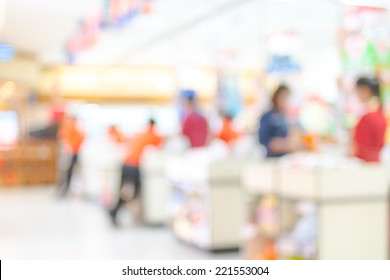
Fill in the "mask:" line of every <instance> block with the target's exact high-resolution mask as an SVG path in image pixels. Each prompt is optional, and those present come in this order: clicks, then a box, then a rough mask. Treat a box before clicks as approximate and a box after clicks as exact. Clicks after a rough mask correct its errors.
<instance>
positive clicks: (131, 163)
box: [109, 119, 163, 225]
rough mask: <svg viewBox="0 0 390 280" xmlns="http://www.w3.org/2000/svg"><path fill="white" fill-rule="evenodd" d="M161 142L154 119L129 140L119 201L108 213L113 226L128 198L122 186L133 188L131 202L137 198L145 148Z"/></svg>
mask: <svg viewBox="0 0 390 280" xmlns="http://www.w3.org/2000/svg"><path fill="white" fill-rule="evenodd" d="M162 141H163V138H162V137H161V136H160V135H159V134H158V133H157V132H156V130H155V120H154V119H150V120H149V125H148V128H147V129H146V130H145V131H144V132H143V133H141V134H139V135H137V136H135V137H134V139H133V140H131V142H130V145H129V149H128V152H127V154H126V156H125V159H124V162H123V165H122V175H121V183H120V186H119V189H120V192H119V193H120V195H119V199H118V202H117V203H116V205H115V206H114V208H112V209H111V210H110V213H109V214H110V218H111V221H112V223H113V224H114V225H118V223H117V219H116V217H117V214H118V211H119V209H120V208H121V207H122V205H123V204H125V202H126V200H127V199H128V196H129V195H128V194H125V193H127V192H128V191H126V189H125V188H124V186H125V185H128V184H129V185H131V186H132V187H133V195H132V197H131V198H130V199H131V200H132V199H134V198H137V197H138V196H139V193H140V188H141V174H140V168H139V167H140V164H141V160H142V155H143V152H144V150H145V148H146V147H148V146H159V145H160V144H161V143H162ZM125 196H126V198H125Z"/></svg>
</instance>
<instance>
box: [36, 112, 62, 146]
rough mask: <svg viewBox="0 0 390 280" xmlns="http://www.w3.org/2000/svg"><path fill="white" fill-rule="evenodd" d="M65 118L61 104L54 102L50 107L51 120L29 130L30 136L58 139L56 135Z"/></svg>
mask: <svg viewBox="0 0 390 280" xmlns="http://www.w3.org/2000/svg"><path fill="white" fill-rule="evenodd" d="M64 118H65V108H64V106H63V105H62V104H55V105H54V106H52V108H51V122H50V124H49V125H47V126H45V127H42V128H40V129H35V130H32V131H30V137H31V138H34V139H43V140H53V141H55V140H58V138H57V135H58V131H59V129H60V126H61V123H62V121H63V120H64Z"/></svg>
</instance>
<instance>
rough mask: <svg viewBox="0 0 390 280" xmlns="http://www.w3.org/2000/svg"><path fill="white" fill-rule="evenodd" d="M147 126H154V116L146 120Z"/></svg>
mask: <svg viewBox="0 0 390 280" xmlns="http://www.w3.org/2000/svg"><path fill="white" fill-rule="evenodd" d="M148 125H149V127H155V126H156V120H155V119H154V118H150V119H149V121H148Z"/></svg>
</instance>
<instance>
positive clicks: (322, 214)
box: [243, 160, 390, 259]
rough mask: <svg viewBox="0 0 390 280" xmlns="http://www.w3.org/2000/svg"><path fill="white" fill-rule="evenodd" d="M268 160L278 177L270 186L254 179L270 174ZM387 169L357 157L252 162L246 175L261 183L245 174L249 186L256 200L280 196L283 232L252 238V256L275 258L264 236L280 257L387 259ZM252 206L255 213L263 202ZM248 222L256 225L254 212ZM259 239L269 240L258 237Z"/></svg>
mask: <svg viewBox="0 0 390 280" xmlns="http://www.w3.org/2000/svg"><path fill="white" fill-rule="evenodd" d="M268 164H272V165H273V167H274V169H273V170H272V172H273V174H277V175H276V176H274V180H273V181H272V184H270V183H269V182H268V183H267V186H265V185H264V183H263V182H261V181H260V178H258V179H257V180H254V179H253V178H256V176H258V175H257V174H261V173H263V172H265V171H266V170H268V172H269V171H270V169H269V166H267V165H268ZM387 168H388V167H387V166H382V165H372V164H363V163H356V162H353V161H351V162H350V164H348V161H343V162H340V163H338V164H337V163H335V164H332V165H321V164H317V165H307V164H304V163H303V164H296V162H295V163H294V164H286V161H285V160H281V161H280V162H272V163H264V162H258V163H255V162H251V163H248V164H247V165H246V166H245V167H244V172H243V176H252V177H253V178H252V179H251V180H252V182H253V183H254V182H256V181H258V182H259V183H258V184H257V186H256V185H255V184H252V185H249V186H248V182H250V180H249V179H248V178H243V186H244V189H245V190H246V192H247V196H250V197H251V200H252V201H253V200H255V201H256V200H257V201H260V199H261V198H262V197H264V196H268V195H269V194H270V193H272V194H273V195H274V196H275V197H276V198H277V201H278V202H277V206H276V207H275V211H276V212H277V214H275V216H276V219H277V228H278V233H277V237H276V238H274V239H272V238H270V237H272V236H261V235H256V236H246V242H245V248H246V249H245V256H246V258H248V259H257V258H269V259H272V258H273V257H274V256H273V255H272V254H270V255H268V257H267V254H264V253H263V252H264V251H267V250H268V251H269V248H266V246H265V245H264V244H265V243H264V240H266V241H267V240H268V242H269V243H272V246H273V249H274V250H275V252H276V255H277V257H278V258H279V259H387V258H388V257H389V250H388V248H389V226H388V225H389V211H388V209H389V183H390V180H389V175H388V172H387ZM255 171H256V172H255ZM374 182H375V183H374ZM247 207H248V208H249V209H252V213H253V208H254V207H255V208H256V207H260V206H259V204H257V205H256V204H255V205H253V204H251V205H249V206H247ZM248 213H250V211H249V212H248ZM252 215H253V214H252ZM257 218H258V216H257ZM247 220H248V224H253V221H254V219H253V216H250V217H249V218H248V219H247ZM260 222H261V221H260ZM258 223H259V221H257V224H258ZM259 238H262V239H263V242H260V241H259V240H257V241H254V240H253V239H259ZM253 244H255V245H253ZM268 246H271V245H268ZM248 247H250V248H249V249H248Z"/></svg>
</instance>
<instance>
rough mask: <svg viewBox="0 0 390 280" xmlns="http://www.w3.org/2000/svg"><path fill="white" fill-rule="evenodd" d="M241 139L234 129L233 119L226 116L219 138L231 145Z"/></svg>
mask: <svg viewBox="0 0 390 280" xmlns="http://www.w3.org/2000/svg"><path fill="white" fill-rule="evenodd" d="M239 137H240V133H239V132H238V131H237V130H236V129H235V128H234V127H233V118H232V117H231V116H230V115H228V114H226V115H225V116H224V119H223V122H222V128H221V131H220V132H219V134H218V138H219V139H221V140H222V141H224V142H226V143H227V144H231V143H232V142H234V141H235V140H237V139H238V138H239Z"/></svg>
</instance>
